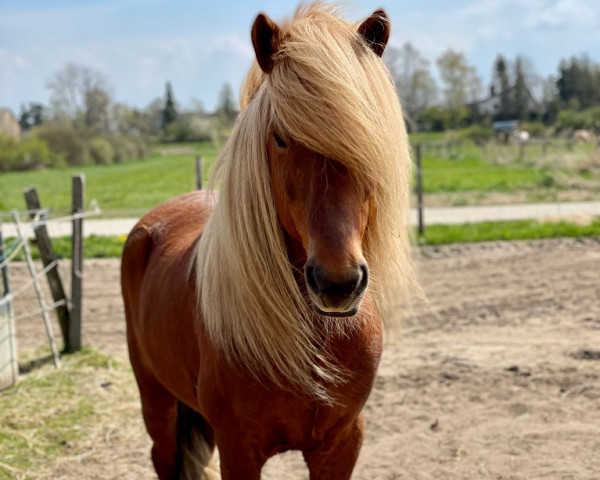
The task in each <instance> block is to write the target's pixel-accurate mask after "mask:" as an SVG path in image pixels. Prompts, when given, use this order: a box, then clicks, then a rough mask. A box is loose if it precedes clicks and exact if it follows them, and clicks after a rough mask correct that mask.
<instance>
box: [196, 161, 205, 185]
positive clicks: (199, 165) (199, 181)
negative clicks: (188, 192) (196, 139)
mask: <svg viewBox="0 0 600 480" xmlns="http://www.w3.org/2000/svg"><path fill="white" fill-rule="evenodd" d="M203 183H204V166H203V162H202V157H201V156H200V155H198V156H197V157H196V186H197V187H198V190H202V187H203Z"/></svg>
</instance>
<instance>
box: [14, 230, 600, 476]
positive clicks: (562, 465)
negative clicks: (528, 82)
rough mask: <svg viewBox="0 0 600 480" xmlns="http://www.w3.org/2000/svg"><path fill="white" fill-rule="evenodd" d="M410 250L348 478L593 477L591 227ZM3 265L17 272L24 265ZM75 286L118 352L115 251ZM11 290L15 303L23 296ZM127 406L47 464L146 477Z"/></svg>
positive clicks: (599, 455) (95, 328)
mask: <svg viewBox="0 0 600 480" xmlns="http://www.w3.org/2000/svg"><path fill="white" fill-rule="evenodd" d="M415 257H416V264H417V268H418V271H419V278H420V281H421V284H422V287H423V289H424V290H425V293H426V294H427V297H428V299H429V305H426V304H417V305H415V306H414V311H413V313H412V314H411V315H410V316H409V317H408V318H407V319H406V320H405V322H404V330H403V336H402V338H400V339H397V340H395V341H391V342H389V343H388V345H387V346H386V350H385V354H384V357H383V360H382V364H381V368H380V372H379V376H378V378H377V381H376V384H375V388H374V390H373V393H372V395H371V397H370V399H369V401H368V403H367V406H366V409H365V414H366V419H367V433H366V438H365V442H364V446H363V449H362V453H361V456H360V458H359V462H358V465H357V467H356V470H355V475H354V478H356V479H364V480H375V479H379V480H391V479H411V480H412V479H417V480H419V479H423V480H424V479H476V478H482V479H497V480H500V479H502V480H507V479H577V480H583V479H590V480H591V479H598V478H600V239H594V238H589V239H585V240H576V239H574V240H545V241H534V242H507V243H485V244H477V245H455V246H445V247H438V248H423V249H421V250H420V251H419V252H416V253H415ZM61 268H63V269H67V270H68V264H66V265H63V267H61ZM11 278H12V282H13V287H14V288H17V287H18V285H20V284H22V283H23V282H24V281H25V280H26V279H27V275H26V270H25V267H24V265H20V264H16V265H15V266H14V267H13V268H12V270H11ZM84 291H85V298H84V301H85V303H84V309H85V315H84V322H85V323H84V327H83V341H84V344H86V345H90V346H93V347H94V348H96V349H98V350H100V351H102V352H106V353H110V354H113V355H115V356H118V357H122V358H124V359H126V358H127V352H126V347H125V329H124V320H123V306H122V301H121V298H120V294H119V272H118V261H117V260H89V261H86V264H85V290H84ZM17 300H18V301H17V302H16V305H15V312H16V314H17V315H18V314H19V311H23V310H24V309H27V308H31V306H32V303H31V302H34V298H33V296H27V295H26V296H23V297H21V298H19V299H17ZM55 331H56V332H57V333H58V328H57V327H56V326H55ZM17 336H18V339H17V340H18V346H19V349H20V350H21V351H26V350H31V349H34V348H36V347H38V346H40V345H41V344H43V343H44V342H45V334H44V330H43V325H42V323H41V320H40V319H39V318H37V317H36V318H33V319H27V320H22V321H20V322H19V324H18V327H17ZM136 410H137V408H136V406H135V405H134V406H133V407H132V409H131V410H130V411H129V413H128V414H127V417H126V418H122V419H119V421H122V422H123V425H124V429H123V430H124V431H125V430H126V431H127V432H128V433H127V434H119V432H117V431H116V432H113V434H111V435H110V436H107V438H106V439H105V441H102V442H100V443H99V444H96V445H95V447H94V450H93V452H91V453H89V454H87V455H79V456H76V457H73V458H71V459H67V460H66V461H62V462H59V463H57V465H56V467H55V468H54V471H53V473H52V475H51V476H49V477H48V478H55V479H56V478H62V479H151V478H155V476H154V474H153V470H152V467H151V465H150V461H149V455H148V450H149V446H150V443H149V440H148V438H147V437H146V434H145V431H144V429H143V425H142V422H141V419H140V416H139V415H138V413H137V411H136ZM125 423H126V424H127V428H125ZM263 478H265V479H269V480H274V479H281V478H285V479H291V480H295V479H305V478H307V474H306V470H305V468H304V466H303V464H302V460H301V457H300V456H299V455H297V454H295V453H290V454H285V455H282V456H280V457H277V458H275V459H272V460H270V461H269V462H268V464H267V466H266V467H265V470H264V473H263Z"/></svg>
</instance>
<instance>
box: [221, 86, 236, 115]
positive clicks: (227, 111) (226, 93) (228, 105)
mask: <svg viewBox="0 0 600 480" xmlns="http://www.w3.org/2000/svg"><path fill="white" fill-rule="evenodd" d="M217 113H219V114H220V115H222V116H223V117H224V118H225V120H227V121H228V122H232V121H233V120H235V117H236V116H237V114H238V109H237V108H236V101H235V98H234V96H233V89H232V88H231V85H230V84H229V83H224V84H223V86H222V87H221V91H220V92H219V103H218V104H217Z"/></svg>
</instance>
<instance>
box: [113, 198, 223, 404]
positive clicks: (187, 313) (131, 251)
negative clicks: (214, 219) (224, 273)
mask: <svg viewBox="0 0 600 480" xmlns="http://www.w3.org/2000/svg"><path fill="white" fill-rule="evenodd" d="M213 205H214V201H212V197H211V195H210V194H209V193H207V192H193V193H189V194H186V195H182V196H180V197H176V198H174V199H172V200H169V201H167V202H165V203H163V204H162V205H159V206H158V207H156V208H155V209H153V210H152V211H150V212H149V213H147V214H146V215H145V216H144V217H142V218H141V219H140V220H139V222H138V223H137V224H136V225H135V227H134V228H133V230H132V231H131V233H130V234H129V237H128V238H127V241H126V242H125V246H124V248H123V257H122V261H121V288H122V292H123V300H124V304H125V318H126V322H127V341H128V346H129V354H130V358H131V361H132V364H134V367H135V364H137V365H138V366H140V368H141V367H142V366H143V368H144V369H146V370H147V371H148V372H151V373H152V374H153V375H154V376H155V377H156V378H157V379H159V380H160V381H161V383H164V384H169V385H167V386H168V387H169V390H173V389H175V387H174V385H175V384H186V383H188V384H189V382H186V381H184V380H189V377H190V376H194V375H195V374H196V373H195V372H194V371H193V365H194V364H196V366H197V362H198V352H197V343H196V340H195V331H194V318H195V317H196V295H195V281H196V279H195V275H194V274H193V259H194V253H195V245H196V243H197V241H198V239H199V238H200V236H201V234H202V232H203V230H204V227H205V225H206V222H207V221H208V219H209V217H210V214H211V212H212V209H213ZM188 272H189V274H188ZM181 352H186V355H181ZM184 364H187V365H185V367H187V368H183V366H184ZM180 366H181V367H182V368H181V369H178V367H180ZM190 367H191V368H190ZM173 371H179V375H182V376H186V377H188V378H186V379H183V378H180V379H177V378H173V375H172V374H170V372H173ZM182 396H187V395H186V393H184V392H182Z"/></svg>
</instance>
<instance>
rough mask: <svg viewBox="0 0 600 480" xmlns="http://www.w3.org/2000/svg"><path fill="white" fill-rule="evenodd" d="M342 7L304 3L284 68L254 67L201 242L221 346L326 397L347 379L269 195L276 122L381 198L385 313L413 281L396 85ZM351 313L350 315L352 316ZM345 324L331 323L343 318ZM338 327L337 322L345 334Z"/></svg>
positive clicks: (208, 315) (379, 291) (203, 295)
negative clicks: (319, 333)
mask: <svg viewBox="0 0 600 480" xmlns="http://www.w3.org/2000/svg"><path fill="white" fill-rule="evenodd" d="M336 13H337V9H336V7H331V6H326V5H324V4H321V3H316V4H313V5H310V6H305V7H301V8H300V9H299V10H298V12H297V13H296V17H295V18H294V20H293V21H292V22H290V23H289V24H288V25H285V26H284V27H283V28H282V38H283V39H284V40H283V42H282V45H281V49H280V50H279V52H278V53H277V54H276V57H275V66H274V68H273V71H272V72H271V74H269V75H264V74H263V73H262V71H260V69H259V68H258V67H257V65H256V64H255V65H254V66H253V68H252V70H251V71H250V73H249V75H248V78H247V81H246V82H245V85H244V87H243V90H242V95H241V99H242V108H243V110H242V112H241V113H240V116H239V118H238V121H237V123H236V126H235V128H234V130H233V132H232V134H231V137H230V140H229V142H228V143H227V145H226V147H225V149H224V151H223V152H222V154H221V156H220V157H219V160H218V161H217V167H216V170H215V175H214V178H216V179H217V181H218V182H220V199H219V202H218V204H217V206H216V208H215V211H214V213H213V216H212V217H211V220H210V221H209V223H208V225H207V228H206V230H205V232H204V234H203V235H202V238H201V240H200V242H199V243H198V247H197V261H196V271H197V278H198V281H197V288H198V299H199V302H200V305H201V308H202V313H203V317H204V325H205V328H206V329H207V331H208V334H209V335H210V337H211V339H212V340H213V342H215V344H216V345H217V346H218V347H219V348H221V349H222V350H223V351H224V352H225V353H226V354H228V355H230V357H231V358H235V359H237V360H238V361H241V362H243V363H244V364H245V365H246V366H248V368H250V370H251V371H253V372H255V374H256V375H257V376H259V377H261V376H266V377H268V378H269V379H271V380H273V381H275V382H276V383H278V384H280V385H281V380H282V379H283V378H285V380H286V381H287V382H290V381H291V382H293V383H295V386H296V387H299V388H300V389H301V390H302V391H305V392H307V393H309V394H312V395H314V396H316V397H319V398H322V399H327V397H326V394H325V393H324V389H323V388H322V386H321V385H320V384H321V382H315V376H316V377H318V378H321V379H323V380H325V381H336V380H339V375H338V372H337V370H336V368H335V366H334V365H332V363H331V361H330V360H329V359H328V358H327V356H326V354H323V353H322V352H320V350H319V348H318V347H317V343H318V339H316V338H314V333H313V332H314V329H313V328H311V322H312V313H311V312H309V311H308V308H307V306H306V303H305V300H304V298H303V296H302V294H301V292H300V291H299V289H298V286H297V284H296V282H295V280H294V276H293V272H292V270H291V268H290V264H289V260H288V256H287V251H286V247H285V243H284V239H283V235H282V232H281V228H280V226H279V222H278V218H277V214H276V211H275V206H274V202H273V198H272V194H271V186H270V176H269V166H268V159H267V152H266V138H267V135H268V132H269V129H270V128H276V129H278V130H280V131H281V133H283V134H285V135H288V136H289V137H291V138H294V139H295V140H297V141H299V142H301V143H302V144H304V145H305V146H306V147H308V148H310V149H312V150H314V151H316V152H319V153H322V154H324V155H326V156H327V157H330V158H333V159H335V160H336V161H339V162H341V163H343V164H344V165H346V167H347V168H348V169H349V170H350V171H351V172H352V173H353V175H354V176H355V178H357V179H358V180H359V181H361V182H364V183H365V185H367V186H368V188H370V189H371V191H372V192H373V196H374V204H375V210H374V211H375V212H376V213H375V214H374V215H372V218H370V219H369V222H370V223H369V226H368V229H367V239H366V244H365V246H364V253H365V257H366V259H367V261H368V262H369V265H370V269H371V283H370V287H369V290H370V292H371V294H372V295H374V296H375V298H376V300H377V303H378V305H379V308H380V310H382V311H383V310H384V308H385V305H386V302H387V300H388V299H390V298H391V295H394V296H396V297H397V296H398V295H399V293H400V292H401V291H403V290H405V287H407V286H409V285H411V284H412V278H413V276H412V269H411V266H410V265H411V264H410V255H409V243H408V235H407V218H406V217H407V212H408V193H409V192H408V183H409V174H410V160H409V152H408V141H407V136H406V132H405V128H404V123H403V119H402V112H401V109H400V105H399V103H398V99H397V96H396V92H395V89H394V86H393V82H392V80H391V78H390V76H389V73H388V71H387V69H386V68H385V66H384V64H383V62H382V61H381V59H380V58H379V57H377V56H376V55H375V54H374V53H373V52H371V51H370V50H369V48H368V47H367V46H366V44H365V43H364V42H363V41H362V39H361V38H360V36H359V35H358V34H357V33H356V32H357V26H356V25H353V24H350V23H348V22H346V21H344V20H342V19H341V18H339V17H338V16H337V15H336ZM345 321H346V322H347V321H348V319H345ZM336 324H338V325H340V327H339V328H337V330H339V329H340V328H342V327H341V325H343V322H337V323H336V322H332V325H334V328H333V329H334V331H333V332H332V333H331V334H335V333H336V327H335V325H336ZM338 333H339V331H338Z"/></svg>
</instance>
